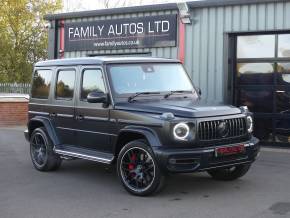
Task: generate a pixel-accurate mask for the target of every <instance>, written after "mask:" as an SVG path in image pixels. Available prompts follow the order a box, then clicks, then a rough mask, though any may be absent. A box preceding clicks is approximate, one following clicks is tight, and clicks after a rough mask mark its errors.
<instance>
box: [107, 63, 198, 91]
mask: <svg viewBox="0 0 290 218" xmlns="http://www.w3.org/2000/svg"><path fill="white" fill-rule="evenodd" d="M108 73H109V74H110V77H111V81H112V85H113V89H114V91H115V92H116V93H117V94H126V93H139V92H169V91H180V90H182V91H192V90H193V86H192V83H191V81H190V79H189V77H188V75H187V74H186V72H185V70H184V69H183V67H182V65H181V64H177V63H162V64H160V63H150V64H147V63H145V64H143V63H142V64H120V65H115V64H114V65H110V66H108Z"/></svg>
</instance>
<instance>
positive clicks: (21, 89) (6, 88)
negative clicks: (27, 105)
mask: <svg viewBox="0 0 290 218" xmlns="http://www.w3.org/2000/svg"><path fill="white" fill-rule="evenodd" d="M29 92H30V84H29V83H0V93H19V94H29Z"/></svg>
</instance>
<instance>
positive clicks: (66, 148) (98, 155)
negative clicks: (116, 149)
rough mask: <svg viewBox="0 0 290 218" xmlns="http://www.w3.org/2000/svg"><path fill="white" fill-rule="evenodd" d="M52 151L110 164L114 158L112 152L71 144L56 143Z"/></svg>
mask: <svg viewBox="0 0 290 218" xmlns="http://www.w3.org/2000/svg"><path fill="white" fill-rule="evenodd" d="M54 152H55V153H57V154H60V155H64V156H69V157H76V158H80V159H86V160H91V161H96V162H100V163H105V164H110V163H112V162H113V160H114V155H112V154H109V153H105V152H99V151H94V150H90V149H86V148H80V147H74V146H71V145H57V146H55V147H54Z"/></svg>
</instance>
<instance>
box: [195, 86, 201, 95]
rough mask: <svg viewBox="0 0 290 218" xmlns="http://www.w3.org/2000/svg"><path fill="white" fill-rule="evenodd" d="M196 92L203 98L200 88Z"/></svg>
mask: <svg viewBox="0 0 290 218" xmlns="http://www.w3.org/2000/svg"><path fill="white" fill-rule="evenodd" d="M196 91H197V94H198V95H199V96H201V89H200V88H198V87H197V88H196Z"/></svg>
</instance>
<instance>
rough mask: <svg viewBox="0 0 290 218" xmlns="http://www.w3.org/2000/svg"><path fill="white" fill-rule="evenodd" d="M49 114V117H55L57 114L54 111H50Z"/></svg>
mask: <svg viewBox="0 0 290 218" xmlns="http://www.w3.org/2000/svg"><path fill="white" fill-rule="evenodd" d="M49 116H50V117H56V116H57V115H56V113H51V114H49Z"/></svg>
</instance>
